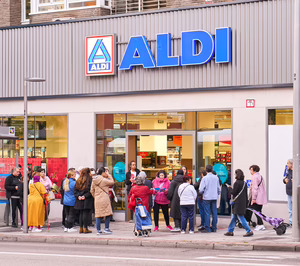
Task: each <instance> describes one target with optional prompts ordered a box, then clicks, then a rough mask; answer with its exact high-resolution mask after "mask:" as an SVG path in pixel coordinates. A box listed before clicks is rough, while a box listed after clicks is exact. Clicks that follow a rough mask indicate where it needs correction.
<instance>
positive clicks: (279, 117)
mask: <svg viewBox="0 0 300 266" xmlns="http://www.w3.org/2000/svg"><path fill="white" fill-rule="evenodd" d="M268 124H269V125H293V124H294V115H293V109H270V110H269V111H268Z"/></svg>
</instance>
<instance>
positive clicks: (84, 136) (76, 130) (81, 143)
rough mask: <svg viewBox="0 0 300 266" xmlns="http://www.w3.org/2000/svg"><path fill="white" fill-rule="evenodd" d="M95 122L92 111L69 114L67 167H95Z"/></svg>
mask: <svg viewBox="0 0 300 266" xmlns="http://www.w3.org/2000/svg"><path fill="white" fill-rule="evenodd" d="M95 122H96V121H95V114H94V113H70V114H69V147H68V148H69V167H75V168H76V169H77V168H78V167H80V166H82V167H95V165H96V143H95V141H96V127H95Z"/></svg>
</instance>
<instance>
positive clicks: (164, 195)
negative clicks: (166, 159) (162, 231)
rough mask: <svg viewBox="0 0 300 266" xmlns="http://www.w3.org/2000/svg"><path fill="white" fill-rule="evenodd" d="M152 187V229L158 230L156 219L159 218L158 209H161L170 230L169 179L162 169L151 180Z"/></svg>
mask: <svg viewBox="0 0 300 266" xmlns="http://www.w3.org/2000/svg"><path fill="white" fill-rule="evenodd" d="M153 188H154V189H155V191H156V194H155V196H154V197H155V199H154V206H153V210H154V223H155V229H154V231H158V220H159V209H160V208H161V209H162V212H163V214H164V219H165V222H166V226H167V228H168V229H169V230H170V231H172V230H173V228H172V226H171V225H170V217H169V204H170V200H169V199H168V190H169V188H170V180H169V179H168V177H167V173H166V171H164V170H161V171H159V172H158V174H157V177H156V178H155V179H154V180H153Z"/></svg>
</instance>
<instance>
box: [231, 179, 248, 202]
mask: <svg viewBox="0 0 300 266" xmlns="http://www.w3.org/2000/svg"><path fill="white" fill-rule="evenodd" d="M245 185H246V182H244V185H243V188H242V189H241V191H240V192H239V194H237V195H236V196H235V197H234V198H233V199H231V200H230V205H234V203H235V201H236V200H237V199H238V197H239V196H240V195H241V194H242V192H243V191H244V189H245Z"/></svg>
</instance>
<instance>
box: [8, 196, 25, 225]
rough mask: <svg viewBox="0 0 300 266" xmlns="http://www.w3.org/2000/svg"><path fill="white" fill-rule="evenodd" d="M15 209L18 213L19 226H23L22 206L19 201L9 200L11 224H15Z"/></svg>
mask: <svg viewBox="0 0 300 266" xmlns="http://www.w3.org/2000/svg"><path fill="white" fill-rule="evenodd" d="M17 208H18V209H19V212H20V219H21V224H23V222H22V220H23V206H22V203H21V200H20V199H13V198H11V212H12V213H11V214H12V224H16V214H17Z"/></svg>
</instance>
